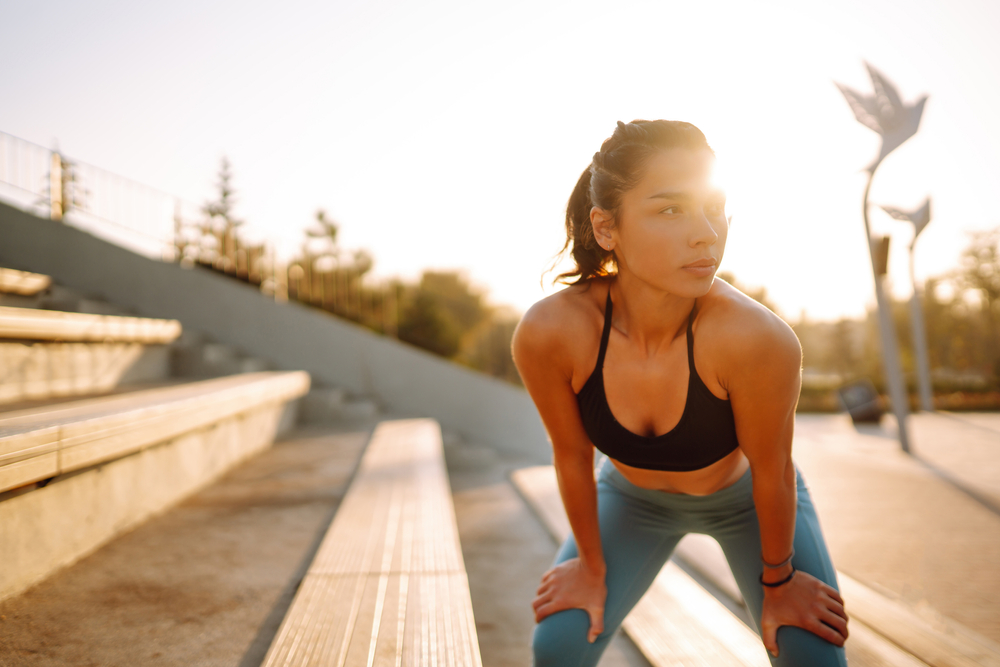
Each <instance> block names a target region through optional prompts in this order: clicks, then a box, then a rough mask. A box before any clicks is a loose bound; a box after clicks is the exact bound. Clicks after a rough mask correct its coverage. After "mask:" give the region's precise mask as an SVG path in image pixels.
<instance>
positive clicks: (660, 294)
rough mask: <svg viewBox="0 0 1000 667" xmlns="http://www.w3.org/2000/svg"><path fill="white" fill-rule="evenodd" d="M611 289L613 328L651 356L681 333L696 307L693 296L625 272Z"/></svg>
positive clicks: (616, 279)
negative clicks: (657, 287) (672, 290)
mask: <svg viewBox="0 0 1000 667" xmlns="http://www.w3.org/2000/svg"><path fill="white" fill-rule="evenodd" d="M610 290H611V300H612V301H613V302H614V304H615V309H614V315H613V323H614V324H615V325H616V327H615V328H616V329H618V330H619V331H621V332H622V333H623V334H625V335H626V336H627V337H628V338H629V339H630V340H631V341H632V342H634V343H635V344H636V345H638V346H639V347H640V348H642V349H644V350H645V351H646V353H647V354H650V355H652V354H654V353H655V352H656V351H657V350H658V349H660V348H662V347H664V346H668V345H670V344H671V343H672V342H673V341H674V340H676V339H677V338H679V337H680V336H681V334H682V333H683V332H684V331H685V330H686V329H687V323H688V318H689V317H690V316H691V310H692V309H693V308H694V306H695V299H694V298H693V297H682V296H678V295H676V294H671V293H670V292H665V291H663V290H659V289H656V288H654V287H652V286H650V285H649V284H648V283H646V282H643V281H640V280H637V279H636V278H635V277H634V276H631V275H629V274H627V273H626V274H624V275H618V276H617V277H616V278H615V279H614V281H613V282H612V283H611V286H610Z"/></svg>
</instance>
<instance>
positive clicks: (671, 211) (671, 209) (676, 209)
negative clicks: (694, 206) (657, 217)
mask: <svg viewBox="0 0 1000 667" xmlns="http://www.w3.org/2000/svg"><path fill="white" fill-rule="evenodd" d="M680 212H681V207H680V206H668V207H666V208H665V209H663V210H662V211H660V213H666V214H667V215H677V214H678V213H680Z"/></svg>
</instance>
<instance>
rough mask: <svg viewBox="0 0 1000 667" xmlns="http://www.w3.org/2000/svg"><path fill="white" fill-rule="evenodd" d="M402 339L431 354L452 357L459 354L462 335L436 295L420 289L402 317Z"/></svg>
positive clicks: (407, 305) (411, 299)
mask: <svg viewBox="0 0 1000 667" xmlns="http://www.w3.org/2000/svg"><path fill="white" fill-rule="evenodd" d="M398 336H399V339H400V340H403V341H406V342H407V343H410V344H411V345H416V346H417V347H421V348H423V349H425V350H427V351H428V352H433V353H434V354H437V355H440V356H442V357H451V356H452V355H454V354H455V353H456V352H458V346H459V342H460V341H461V338H462V332H461V331H460V330H459V329H458V327H457V326H456V325H455V321H454V319H453V318H451V317H449V315H448V313H447V312H446V311H445V309H444V307H443V306H442V305H441V302H440V301H439V300H438V299H436V298H435V297H434V295H433V294H430V293H428V292H424V291H422V290H420V289H416V290H413V293H412V294H410V295H408V298H407V299H406V302H405V305H404V306H403V308H402V309H401V312H400V314H399V325H398Z"/></svg>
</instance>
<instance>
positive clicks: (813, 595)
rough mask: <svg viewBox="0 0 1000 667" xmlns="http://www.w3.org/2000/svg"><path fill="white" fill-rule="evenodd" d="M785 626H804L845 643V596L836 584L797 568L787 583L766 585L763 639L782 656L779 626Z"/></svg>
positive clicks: (834, 642) (762, 615) (768, 648)
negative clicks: (830, 583) (828, 582)
mask: <svg viewBox="0 0 1000 667" xmlns="http://www.w3.org/2000/svg"><path fill="white" fill-rule="evenodd" d="M782 625H794V626H796V627H799V628H804V629H806V630H808V631H809V632H812V633H813V634H816V635H819V636H820V637H822V638H823V639H825V640H827V641H828V642H830V643H831V644H836V645H837V646H843V645H844V641H845V640H846V639H847V612H846V611H844V599H843V598H842V597H840V593H838V592H837V589H835V588H834V587H832V586H829V585H827V584H825V583H823V582H822V581H820V580H819V579H817V578H816V577H814V576H812V575H811V574H809V573H807V572H802V571H801V570H797V571H796V572H795V575H794V576H793V577H792V579H791V581H789V582H788V583H787V584H782V585H781V586H778V587H776V588H768V587H766V586H765V587H764V608H763V610H762V612H761V617H760V630H761V639H763V640H764V648H766V649H767V650H768V651H770V652H771V654H772V655H774V656H777V655H778V639H777V636H778V628H779V627H781V626H782Z"/></svg>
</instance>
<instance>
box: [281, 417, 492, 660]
mask: <svg viewBox="0 0 1000 667" xmlns="http://www.w3.org/2000/svg"><path fill="white" fill-rule="evenodd" d="M437 664H441V665H451V666H454V667H481V665H482V661H481V658H480V654H479V641H478V638H477V635H476V627H475V622H474V620H473V616H472V599H471V596H470V594H469V583H468V577H467V576H466V573H465V565H464V562H463V560H462V552H461V548H460V545H459V542H458V528H457V525H456V523H455V513H454V507H453V505H452V502H451V490H450V488H449V486H448V478H447V472H446V471H445V468H444V453H443V449H442V446H441V433H440V428H439V427H438V425H437V423H436V422H434V421H433V420H429V419H414V420H400V421H391V422H383V423H382V424H380V425H379V426H378V428H377V429H376V430H375V433H374V434H373V435H372V439H371V442H370V443H369V445H368V448H367V449H366V451H365V455H364V457H362V460H361V463H360V465H359V467H358V472H357V473H356V475H355V478H354V481H353V482H352V483H351V487H350V489H349V490H348V493H347V495H346V496H345V497H344V500H343V501H342V502H341V506H340V508H339V509H338V511H337V515H336V517H335V518H334V521H333V523H332V524H331V525H330V528H329V529H328V531H327V533H326V535H325V536H324V538H323V542H322V543H321V545H320V548H319V550H318V552H317V554H316V557H315V559H314V560H313V563H312V565H311V566H310V568H309V570H308V572H307V574H306V577H305V579H304V580H303V582H302V585H301V586H300V587H299V591H298V592H297V593H296V596H295V599H294V600H293V602H292V606H291V608H290V609H289V611H288V614H287V615H286V617H285V620H284V622H283V623H282V625H281V628H280V630H279V631H278V634H277V636H276V637H275V639H274V642H273V643H272V644H271V649H270V650H269V652H268V655H267V658H266V659H265V662H264V665H265V667H278V666H279V665H283V666H284V665H287V666H289V667H290V666H293V665H294V666H296V667H298V666H299V665H306V666H312V665H316V666H318V665H323V666H324V667H325V666H327V665H330V666H336V667H340V666H344V665H350V666H351V667H353V666H354V665H365V666H366V667H373V666H374V667H400V666H411V665H412V666H421V667H423V666H429V665H437Z"/></svg>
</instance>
